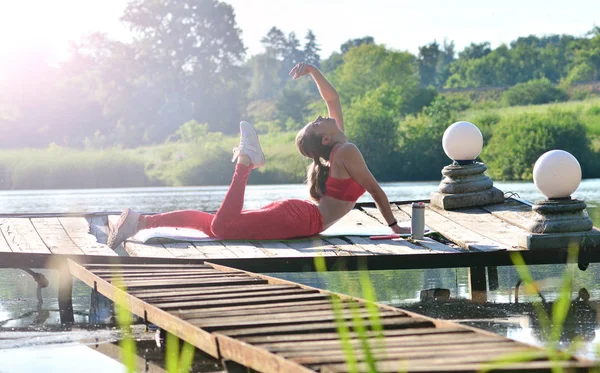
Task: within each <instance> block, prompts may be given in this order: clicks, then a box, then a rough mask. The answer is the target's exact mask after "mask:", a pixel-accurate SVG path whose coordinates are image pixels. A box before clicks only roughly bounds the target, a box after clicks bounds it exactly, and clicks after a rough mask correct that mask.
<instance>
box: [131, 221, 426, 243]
mask: <svg viewBox="0 0 600 373" xmlns="http://www.w3.org/2000/svg"><path fill="white" fill-rule="evenodd" d="M398 225H399V226H401V227H407V228H410V221H407V222H402V223H398ZM428 230H429V228H427V227H426V228H425V231H426V232H427V231H428ZM428 233H431V231H430V230H429V232H428ZM392 234H394V231H393V230H392V229H391V228H389V227H385V226H383V225H382V226H381V227H380V228H379V227H372V226H370V227H366V226H361V225H357V226H356V227H352V228H350V229H349V228H348V226H347V225H342V224H339V225H338V224H334V225H332V226H331V227H329V228H327V229H326V230H324V231H323V232H321V234H319V235H318V236H314V237H305V238H297V239H290V240H276V241H291V240H307V239H319V238H326V237H341V236H362V237H370V236H386V235H392ZM400 236H402V237H410V234H408V233H407V234H403V235H400ZM132 238H133V240H135V241H139V242H142V243H148V244H150V243H158V242H202V241H223V240H221V239H219V238H213V237H208V236H207V235H206V234H204V232H202V231H199V230H196V229H189V228H170V227H160V228H151V229H145V230H143V231H139V232H138V233H137V234H136V235H135V236H133V237H132ZM227 241H230V240H227ZM242 241H253V240H242ZM254 241H267V240H254Z"/></svg>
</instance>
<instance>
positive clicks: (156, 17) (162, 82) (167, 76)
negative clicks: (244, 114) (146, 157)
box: [121, 0, 245, 138]
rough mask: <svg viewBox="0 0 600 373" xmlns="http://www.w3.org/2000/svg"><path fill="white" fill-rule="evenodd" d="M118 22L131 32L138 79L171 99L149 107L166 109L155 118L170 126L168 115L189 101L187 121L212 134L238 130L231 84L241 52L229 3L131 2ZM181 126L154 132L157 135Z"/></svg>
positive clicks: (195, 0)
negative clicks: (139, 69) (202, 125)
mask: <svg viewBox="0 0 600 373" xmlns="http://www.w3.org/2000/svg"><path fill="white" fill-rule="evenodd" d="M121 19H122V20H123V21H124V22H125V23H126V24H127V25H128V26H129V27H130V29H131V30H132V31H133V32H134V34H135V39H134V41H133V44H132V45H133V48H134V49H135V53H136V54H135V58H136V60H137V61H139V63H140V64H142V67H143V70H142V71H143V74H141V75H142V77H136V78H137V80H143V81H146V82H148V84H149V85H150V86H151V87H152V91H153V92H156V93H157V95H158V96H159V97H161V98H164V97H168V98H169V99H168V101H167V103H165V102H158V103H152V104H153V107H155V108H158V109H159V110H160V109H165V110H164V112H159V113H158V116H159V117H161V115H162V118H163V119H166V120H168V121H169V122H170V120H169V119H168V118H169V116H170V115H171V114H172V113H173V112H176V111H177V109H179V108H181V107H185V106H186V104H185V103H184V102H182V101H187V102H188V103H189V105H190V106H191V108H192V110H193V118H189V119H196V120H198V121H199V122H206V123H208V124H209V126H210V127H211V129H212V130H221V131H224V132H230V131H234V130H236V128H237V125H236V122H238V119H239V109H240V106H241V105H240V102H239V99H240V96H239V94H238V92H239V88H240V87H239V86H236V83H235V82H238V81H240V80H241V79H240V78H241V73H242V71H241V69H240V68H239V66H240V64H241V62H242V61H243V58H244V54H245V48H244V45H243V43H242V40H241V38H240V30H239V28H238V27H237V26H236V22H235V15H234V13H233V8H232V7H231V6H230V5H228V4H225V3H223V2H220V1H217V0H183V1H171V0H133V1H130V2H129V3H128V5H127V7H126V8H125V12H124V15H123V17H122V18H121ZM179 97H182V99H180V98H179ZM165 105H166V106H165ZM161 124H165V123H161ZM179 124H181V123H177V125H176V126H173V125H171V126H167V128H168V129H166V130H163V128H164V127H160V128H157V131H156V132H157V137H160V135H161V134H162V133H164V132H169V131H171V132H172V130H173V129H174V128H177V127H178V126H179ZM163 138H164V137H163Z"/></svg>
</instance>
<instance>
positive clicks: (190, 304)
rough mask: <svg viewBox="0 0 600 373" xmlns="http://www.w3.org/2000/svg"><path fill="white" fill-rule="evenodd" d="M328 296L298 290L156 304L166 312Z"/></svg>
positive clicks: (316, 298) (319, 298) (315, 298)
mask: <svg viewBox="0 0 600 373" xmlns="http://www.w3.org/2000/svg"><path fill="white" fill-rule="evenodd" d="M326 298H327V296H326V295H323V294H319V293H315V292H311V291H310V290H298V291H297V293H296V294H292V295H265V296H262V297H246V298H236V299H235V301H231V300H229V299H223V300H210V301H185V302H166V303H156V306H157V307H160V308H162V309H164V310H170V309H183V308H195V309H200V308H211V307H219V306H225V305H231V304H235V305H239V306H241V305H248V304H262V303H270V302H295V301H298V300H323V299H326Z"/></svg>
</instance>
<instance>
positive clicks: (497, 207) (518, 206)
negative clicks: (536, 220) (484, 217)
mask: <svg viewBox="0 0 600 373" xmlns="http://www.w3.org/2000/svg"><path fill="white" fill-rule="evenodd" d="M481 208H482V209H484V210H485V211H487V212H489V213H490V214H492V215H494V216H496V217H497V218H499V219H502V220H504V221H505V222H507V223H510V224H512V225H516V226H517V227H520V228H523V229H525V230H527V229H528V226H529V224H531V221H532V220H533V217H534V216H535V213H534V212H533V210H532V209H531V206H529V205H527V204H525V203H522V202H519V201H517V200H515V199H513V198H509V199H507V200H505V202H504V203H499V204H494V205H489V206H482V207H481Z"/></svg>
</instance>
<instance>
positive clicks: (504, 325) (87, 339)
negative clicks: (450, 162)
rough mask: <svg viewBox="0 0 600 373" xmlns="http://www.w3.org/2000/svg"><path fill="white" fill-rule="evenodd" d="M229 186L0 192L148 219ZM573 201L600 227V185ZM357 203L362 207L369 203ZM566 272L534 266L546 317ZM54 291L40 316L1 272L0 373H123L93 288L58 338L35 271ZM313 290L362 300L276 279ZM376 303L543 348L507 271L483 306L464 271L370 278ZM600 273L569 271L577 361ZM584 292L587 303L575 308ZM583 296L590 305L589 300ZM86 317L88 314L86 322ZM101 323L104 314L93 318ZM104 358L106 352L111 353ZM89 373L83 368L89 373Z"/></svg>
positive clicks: (217, 195) (36, 203)
mask: <svg viewBox="0 0 600 373" xmlns="http://www.w3.org/2000/svg"><path fill="white" fill-rule="evenodd" d="M437 184H438V183H437V182H430V183H388V184H383V185H382V186H383V189H384V190H385V192H386V193H387V194H388V197H389V198H390V200H411V199H423V198H427V197H428V195H429V193H430V192H432V191H434V190H435V189H436V187H437ZM496 186H498V187H499V188H500V189H501V190H503V191H504V192H509V191H510V192H514V193H518V195H519V196H520V197H521V198H523V199H526V200H530V201H535V200H538V199H541V195H540V194H539V192H538V191H537V189H536V188H535V187H534V185H533V184H532V183H496ZM226 190H227V188H226V187H196V188H192V187H188V188H137V189H93V190H54V191H47V190H36V191H4V192H0V206H1V207H0V213H19V212H68V211H76V212H89V211H119V210H121V209H122V208H123V207H132V208H134V209H137V210H139V211H145V212H162V211H169V210H175V209H187V208H193V209H201V210H216V209H218V207H219V205H220V202H221V201H222V199H223V196H224V195H225V192H226ZM574 197H576V198H580V199H584V200H586V202H587V203H588V212H589V213H590V215H591V216H592V219H594V221H595V223H596V225H598V224H600V223H598V222H600V207H599V206H600V180H585V181H583V182H582V183H581V186H580V187H579V189H578V191H577V192H576V193H575V194H574ZM282 198H307V191H306V187H305V186H303V185H275V186H273V185H269V186H249V187H248V190H247V193H246V201H245V207H246V208H256V207H260V206H262V205H265V204H267V203H269V202H271V201H275V200H278V199H282ZM370 200H371V199H370V197H365V196H364V197H362V198H361V199H360V200H359V201H370ZM564 270H565V266H559V265H552V266H550V265H547V266H532V267H530V271H531V272H532V274H533V276H534V278H535V279H536V281H538V286H539V288H540V290H541V293H542V295H543V297H544V299H545V301H546V305H547V308H548V309H549V308H550V307H551V306H552V304H553V301H554V300H555V299H556V298H557V294H558V289H559V287H560V278H561V276H562V274H563V271H564ZM42 272H43V273H45V274H46V275H47V277H48V278H49V280H50V283H51V286H50V287H49V288H46V289H44V290H43V291H42V296H43V300H44V302H43V305H42V306H41V308H40V309H38V304H37V298H36V284H35V282H34V281H33V280H32V278H31V276H29V275H27V274H26V273H25V272H23V271H20V270H13V269H10V270H8V269H4V270H2V269H0V372H2V373H5V372H11V373H12V372H39V371H44V372H54V371H56V372H59V371H60V372H63V373H64V372H78V371H80V370H81V369H80V368H81V366H82V365H81V364H85V366H86V371H90V372H96V371H98V372H101V371H102V372H108V371H111V372H112V371H123V367H122V366H121V365H120V364H119V363H118V362H117V361H116V360H115V359H114V358H111V357H108V356H107V355H110V354H107V353H106V350H107V348H106V346H111V344H110V343H109V342H114V341H116V340H118V339H119V337H120V336H119V333H118V331H115V330H112V329H110V328H108V327H100V328H97V327H91V326H90V325H89V324H88V322H89V320H90V289H89V288H88V287H87V286H86V285H85V284H82V283H80V282H75V284H74V292H73V297H74V300H73V301H74V308H75V321H76V323H77V326H76V327H74V328H71V329H70V330H62V329H61V328H60V321H59V315H58V304H57V301H56V295H57V289H56V287H55V284H56V283H57V279H56V275H55V274H54V273H53V272H52V271H42ZM274 275H276V276H278V277H283V278H286V279H290V280H293V281H297V282H301V283H305V284H308V285H312V286H317V287H322V288H326V289H330V290H334V291H340V292H344V293H348V294H352V295H357V296H362V291H361V289H360V286H359V282H358V274H357V273H356V272H348V273H328V274H315V273H295V274H285V273H277V274H274ZM369 275H370V277H371V280H372V282H373V285H374V287H375V291H376V293H377V297H378V299H379V301H381V302H383V303H386V304H390V305H394V306H398V307H402V308H406V309H410V310H413V311H416V312H419V313H422V314H425V315H429V316H433V317H439V318H443V319H449V320H454V321H457V322H463V323H466V324H468V325H473V326H477V327H480V328H484V329H487V330H491V331H493V332H496V333H498V334H502V335H505V336H508V337H510V338H514V339H517V340H520V341H523V342H527V343H531V344H537V345H541V344H543V343H544V342H545V337H544V334H543V333H542V332H541V329H540V326H539V321H538V318H537V316H536V314H535V312H534V311H533V308H532V306H531V302H532V301H533V300H535V299H536V298H535V297H532V296H526V295H525V294H524V291H523V290H522V289H520V290H521V291H520V294H519V295H518V290H519V289H516V285H517V283H518V280H519V276H518V275H517V273H516V271H515V270H514V268H512V267H500V268H498V278H499V288H498V289H497V290H490V291H489V292H488V301H487V303H485V304H474V303H471V302H470V301H469V300H470V297H471V295H470V293H469V286H468V272H467V269H465V268H458V269H456V268H448V269H423V270H397V271H370V272H369ZM599 279H600V265H597V264H592V265H590V267H589V268H588V270H587V271H585V272H581V271H578V270H577V271H576V280H575V284H574V289H573V294H572V299H573V300H574V302H573V311H572V312H571V313H570V314H569V316H568V318H567V321H566V323H565V327H564V331H563V333H562V336H561V344H562V345H563V346H565V347H567V346H570V345H571V344H572V342H573V340H574V339H576V338H579V339H581V340H582V341H583V342H584V343H583V345H582V346H581V347H580V348H579V349H578V353H579V354H581V355H583V356H586V357H590V358H595V352H596V349H597V342H599V341H600V328H599V326H598V321H597V320H598V311H597V309H598V306H597V305H598V301H599V300H600V281H598V280H599ZM433 288H443V289H447V290H448V291H449V294H450V296H449V298H448V299H444V300H437V301H428V300H425V301H421V298H420V294H421V291H422V290H425V289H433ZM579 293H581V294H582V295H584V298H585V299H587V300H585V301H584V300H581V299H578V295H579ZM586 294H589V299H588V297H587V296H586ZM92 316H93V315H92ZM100 316H101V317H103V315H100ZM136 337H137V339H138V340H139V341H140V343H139V344H140V351H139V352H140V356H141V357H142V358H143V359H145V361H146V366H153V364H158V365H161V364H162V360H161V356H160V351H159V352H157V349H156V347H155V343H154V342H153V338H154V334H153V333H146V332H144V331H143V330H140V331H138V333H137V334H136ZM108 350H110V348H108ZM88 367H89V369H88ZM195 370H196V371H202V372H209V371H216V370H218V367H217V366H216V365H215V363H214V362H213V361H206V360H202V361H198V362H197V363H196V369H195Z"/></svg>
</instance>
